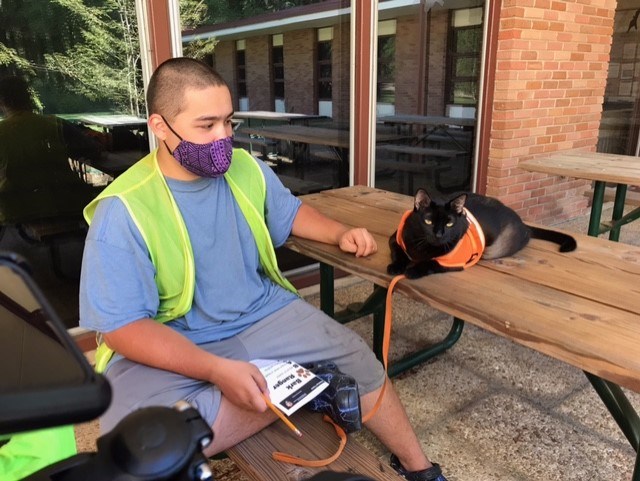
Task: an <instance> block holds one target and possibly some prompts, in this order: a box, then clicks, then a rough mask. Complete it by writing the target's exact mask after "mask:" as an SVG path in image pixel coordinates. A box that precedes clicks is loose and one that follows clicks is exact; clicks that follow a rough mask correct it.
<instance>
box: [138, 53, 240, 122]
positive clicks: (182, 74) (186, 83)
mask: <svg viewBox="0 0 640 481" xmlns="http://www.w3.org/2000/svg"><path fill="white" fill-rule="evenodd" d="M222 86H223V87H227V88H228V85H227V83H226V82H225V81H224V79H223V78H222V77H221V76H220V74H218V73H217V72H216V71H215V70H213V69H212V68H211V67H209V66H208V65H206V64H204V63H202V62H200V61H198V60H195V59H192V58H187V57H180V58H172V59H169V60H167V61H165V62H163V63H162V64H160V66H159V67H158V68H157V69H156V70H155V72H154V73H153V75H152V76H151V80H150V81H149V86H148V88H147V108H148V109H149V115H151V114H160V115H162V116H164V117H166V118H168V119H174V118H175V117H176V115H178V114H179V113H180V112H181V111H182V105H183V100H184V93H185V91H187V90H188V89H194V90H202V89H205V88H207V87H222Z"/></svg>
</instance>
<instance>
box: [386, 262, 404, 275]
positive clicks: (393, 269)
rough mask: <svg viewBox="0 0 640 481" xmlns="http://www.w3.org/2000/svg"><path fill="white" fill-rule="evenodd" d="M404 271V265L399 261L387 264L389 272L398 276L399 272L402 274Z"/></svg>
mask: <svg viewBox="0 0 640 481" xmlns="http://www.w3.org/2000/svg"><path fill="white" fill-rule="evenodd" d="M403 272H404V266H402V265H401V264H399V263H397V262H392V263H391V264H389V265H388V266H387V274H391V275H392V276H397V275H398V274H402V273H403Z"/></svg>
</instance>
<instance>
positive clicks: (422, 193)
mask: <svg viewBox="0 0 640 481" xmlns="http://www.w3.org/2000/svg"><path fill="white" fill-rule="evenodd" d="M429 204H431V197H429V194H427V191H426V190H424V189H418V190H417V192H416V195H415V197H414V199H413V206H414V208H415V210H418V209H420V208H423V209H424V208H427V207H429Z"/></svg>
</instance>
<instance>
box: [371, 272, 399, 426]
mask: <svg viewBox="0 0 640 481" xmlns="http://www.w3.org/2000/svg"><path fill="white" fill-rule="evenodd" d="M404 278H405V275H404V274H400V275H398V276H395V277H394V278H393V279H391V282H390V283H389V287H388V288H387V299H386V301H385V309H384V333H383V335H382V365H383V366H384V371H385V372H387V369H388V368H389V346H390V345H391V321H392V319H393V309H392V304H393V289H394V288H395V287H396V284H397V283H398V282H400V281H401V280H402V279H404ZM387 382H389V378H388V377H385V378H384V384H383V385H382V389H381V390H380V395H379V396H378V399H377V401H376V403H375V404H374V405H373V408H371V411H369V412H368V413H367V414H366V415H365V416H362V422H367V421H368V420H369V419H371V418H372V417H373V415H374V414H375V413H376V412H378V409H379V408H380V405H381V404H382V399H383V398H384V393H385V390H386V389H387Z"/></svg>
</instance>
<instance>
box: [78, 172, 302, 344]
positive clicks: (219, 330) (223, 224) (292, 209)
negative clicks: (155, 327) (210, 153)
mask: <svg viewBox="0 0 640 481" xmlns="http://www.w3.org/2000/svg"><path fill="white" fill-rule="evenodd" d="M258 163H259V165H260V167H261V169H262V171H263V172H264V176H265V179H266V187H267V195H266V209H265V210H266V223H267V226H268V228H269V232H270V234H271V240H272V242H273V245H274V246H275V247H279V246H281V245H282V244H284V242H285V241H286V239H287V237H288V236H289V234H290V233H291V228H292V225H293V220H294V218H295V216H296V214H297V212H298V209H299V207H300V204H301V202H300V200H298V199H297V198H296V197H294V196H293V195H292V194H291V192H290V191H289V190H288V189H286V188H285V187H284V186H283V185H282V183H281V182H280V180H279V179H278V177H277V176H276V175H275V174H274V173H273V171H272V170H271V169H270V168H269V167H268V166H266V165H265V164H264V163H263V162H259V161H258ZM166 180H167V184H168V185H169V188H170V190H171V192H172V194H173V196H174V198H175V200H176V202H177V204H178V207H179V209H180V212H181V214H182V217H183V218H184V222H185V225H186V227H187V230H188V232H189V237H190V240H191V247H192V249H193V256H194V261H195V273H196V282H195V293H194V298H193V305H192V308H191V310H190V311H189V312H188V313H187V314H186V315H185V316H184V317H181V318H178V319H175V320H173V321H170V322H168V323H167V325H168V326H171V327H172V328H174V329H175V330H177V331H179V332H180V333H182V334H183V335H185V336H186V337H187V338H189V339H191V340H192V341H193V342H195V343H196V344H202V343H205V342H212V341H217V340H221V339H225V338H228V337H231V336H233V335H235V334H237V333H239V332H240V331H242V330H244V329H246V328H247V327H249V326H250V325H252V324H253V323H255V322H257V321H259V320H260V319H262V318H264V317H265V316H268V315H269V314H272V313H273V312H275V311H276V310H278V309H281V308H282V307H284V306H286V305H287V304H289V303H290V302H292V301H293V300H295V299H297V296H296V295H295V294H293V293H292V292H290V291H288V290H286V289H284V288H282V287H280V286H279V285H278V284H275V283H274V282H273V281H271V279H269V278H268V277H267V276H266V275H265V274H264V273H263V271H262V267H261V266H260V260H259V255H258V248H257V246H256V243H255V240H254V238H253V235H252V234H251V230H250V228H249V224H248V223H247V221H246V220H245V218H244V215H243V214H242V211H241V210H240V207H239V206H238V204H237V203H236V201H235V199H234V197H233V194H232V192H231V189H230V188H229V185H228V184H227V182H226V180H225V179H224V178H223V177H219V178H215V179H207V178H199V179H197V180H194V181H190V182H184V181H178V180H174V179H169V178H167V179H166ZM158 215H161V213H160V212H159V213H158ZM154 275H155V268H154V266H153V264H152V262H151V259H150V257H149V253H148V250H147V246H146V244H145V242H144V240H143V239H142V236H141V235H140V232H139V231H138V229H137V228H136V226H135V224H134V223H133V221H132V219H131V217H130V216H129V213H128V211H127V209H126V207H125V206H124V204H123V203H122V201H120V199H118V198H116V197H110V198H107V199H104V200H102V201H101V202H100V203H99V205H98V207H97V209H96V212H95V216H94V218H93V220H92V222H91V227H90V228H89V233H88V235H87V240H86V243H85V249H84V255H83V259H82V275H81V279H80V325H81V326H82V327H85V328H88V329H91V330H95V331H98V332H103V333H104V332H110V331H113V330H115V329H117V328H119V327H122V326H125V325H126V324H128V323H130V322H133V321H136V320H139V319H142V318H153V317H154V316H155V315H156V313H157V310H158V304H159V302H158V289H157V287H156V283H155V280H154Z"/></svg>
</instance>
